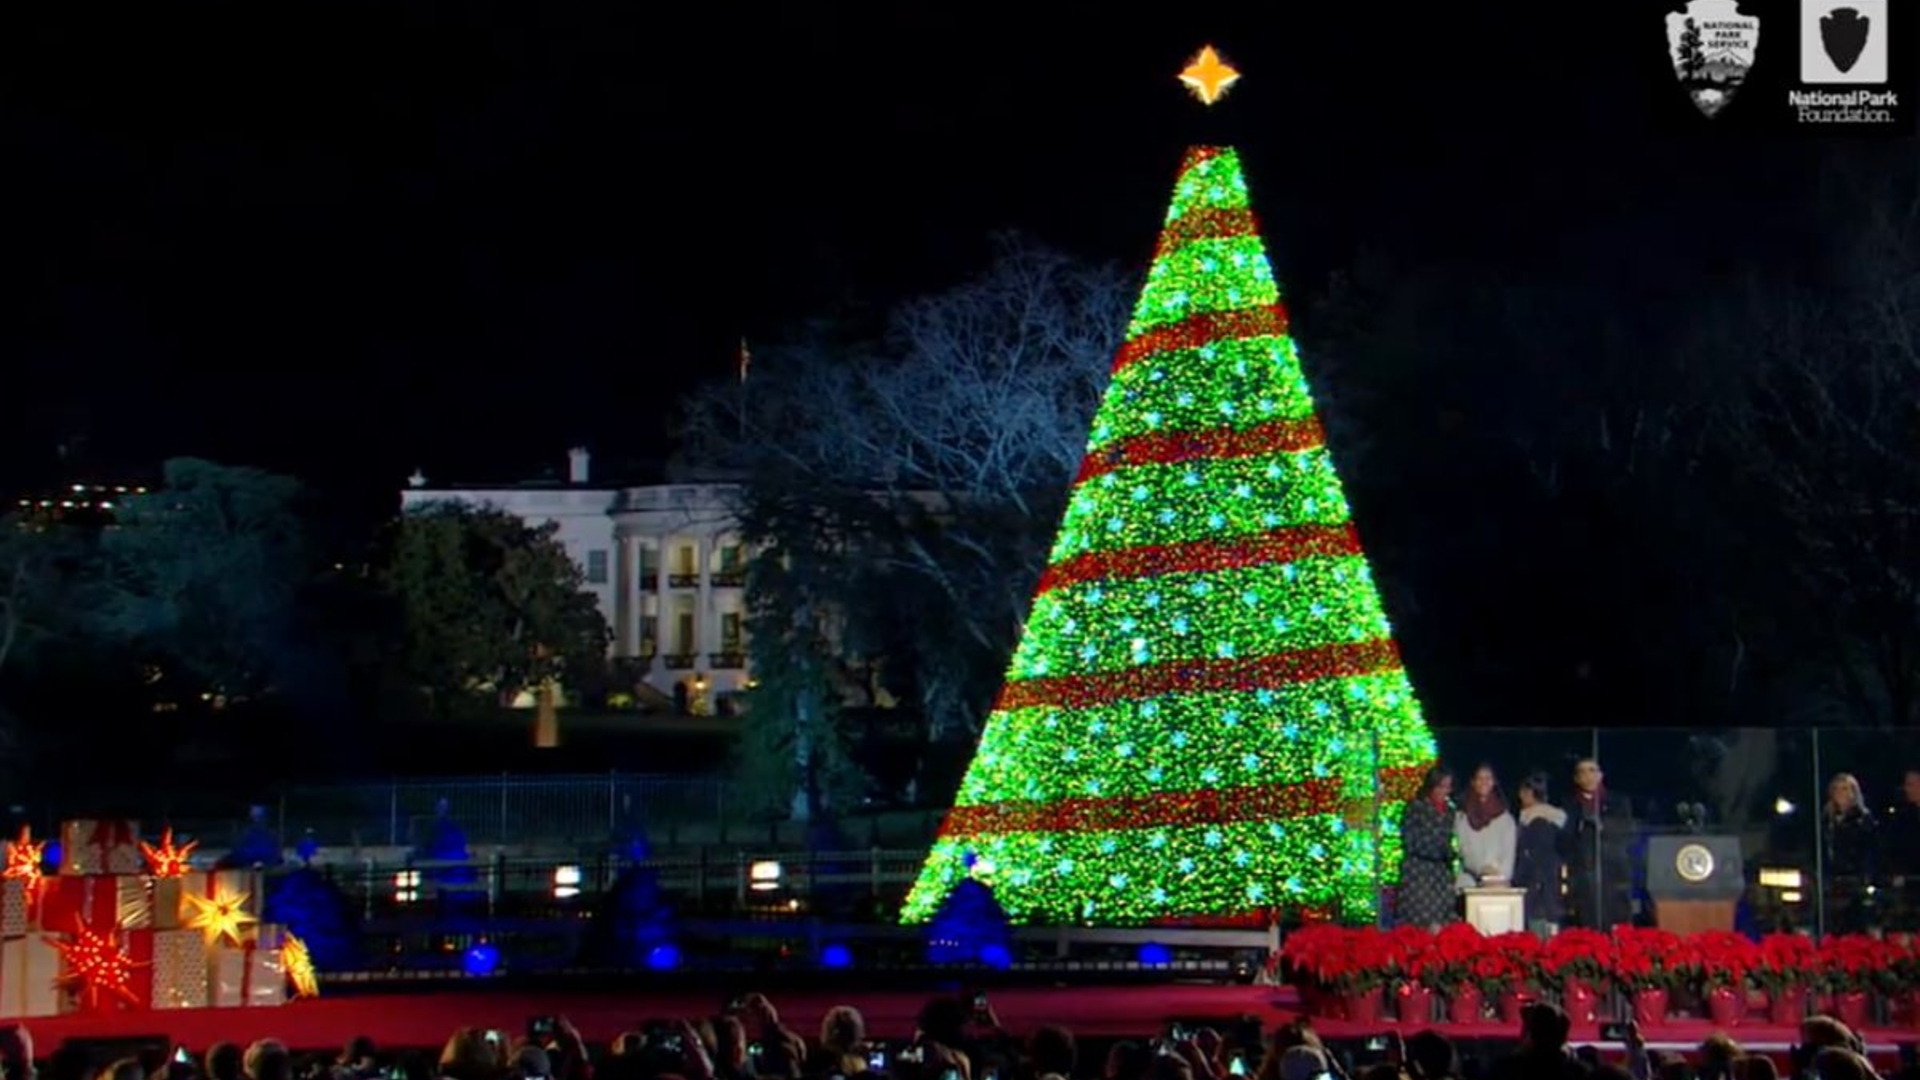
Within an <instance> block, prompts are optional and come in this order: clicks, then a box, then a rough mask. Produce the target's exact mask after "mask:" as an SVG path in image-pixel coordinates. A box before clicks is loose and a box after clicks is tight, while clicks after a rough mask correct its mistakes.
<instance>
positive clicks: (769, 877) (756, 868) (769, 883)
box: [747, 859, 786, 892]
mask: <svg viewBox="0 0 1920 1080" xmlns="http://www.w3.org/2000/svg"><path fill="white" fill-rule="evenodd" d="M785 872H786V868H785V867H783V866H781V865H780V863H779V862H778V861H777V860H774V859H761V860H760V861H758V862H755V863H752V864H749V865H748V867H747V880H748V881H749V882H751V883H752V888H753V891H754V892H772V891H773V890H775V889H777V888H779V887H780V876H781V875H782V874H783V873H785Z"/></svg>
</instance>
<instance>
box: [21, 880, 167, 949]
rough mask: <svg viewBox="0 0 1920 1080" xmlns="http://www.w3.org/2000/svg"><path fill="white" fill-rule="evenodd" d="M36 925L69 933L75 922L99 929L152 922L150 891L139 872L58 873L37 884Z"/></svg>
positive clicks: (151, 892) (120, 928) (144, 924)
mask: <svg viewBox="0 0 1920 1080" xmlns="http://www.w3.org/2000/svg"><path fill="white" fill-rule="evenodd" d="M39 924H40V929H42V930H49V931H52V932H53V933H56V934H70V933H73V931H74V928H75V927H76V926H84V927H86V928H88V929H90V930H99V931H101V932H103V933H105V932H112V931H115V930H124V929H128V928H134V927H147V926H151V925H153V891H152V887H151V885H150V883H149V881H148V879H147V878H146V877H145V876H144V875H140V874H89V875H87V876H85V877H73V876H67V875H62V876H59V877H50V878H46V879H44V880H43V881H42V882H41V886H40V902H39Z"/></svg>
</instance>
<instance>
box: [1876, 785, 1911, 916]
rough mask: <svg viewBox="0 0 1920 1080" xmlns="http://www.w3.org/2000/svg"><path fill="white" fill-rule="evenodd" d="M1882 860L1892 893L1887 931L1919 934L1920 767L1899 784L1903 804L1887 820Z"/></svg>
mask: <svg viewBox="0 0 1920 1080" xmlns="http://www.w3.org/2000/svg"><path fill="white" fill-rule="evenodd" d="M1880 859H1881V868H1882V870H1883V872H1884V873H1885V875H1886V877H1887V884H1888V885H1889V886H1891V890H1890V891H1891V892H1892V893H1893V896H1892V897H1891V898H1890V899H1891V901H1892V905H1891V906H1892V908H1893V910H1892V911H1890V912H1888V913H1887V914H1888V916H1889V918H1888V920H1887V923H1888V929H1892V930H1904V931H1907V932H1909V933H1911V932H1913V931H1915V930H1920V766H1915V767H1914V768H1910V769H1908V770H1907V773H1906V776H1905V777H1904V778H1903V780H1902V782H1901V784H1900V803H1899V805H1897V806H1895V807H1894V808H1893V813H1892V815H1891V816H1890V817H1888V819H1887V827H1886V831H1885V833H1884V834H1883V836H1882V838H1881V845H1880Z"/></svg>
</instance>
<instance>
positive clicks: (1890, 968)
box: [1818, 934, 1906, 994]
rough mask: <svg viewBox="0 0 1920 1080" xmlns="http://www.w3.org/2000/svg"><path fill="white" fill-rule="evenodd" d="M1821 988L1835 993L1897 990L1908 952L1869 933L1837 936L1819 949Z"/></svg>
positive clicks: (1825, 942) (1822, 944) (1821, 944)
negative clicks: (1900, 970)
mask: <svg viewBox="0 0 1920 1080" xmlns="http://www.w3.org/2000/svg"><path fill="white" fill-rule="evenodd" d="M1818 949H1819V958H1820V959H1819V963H1820V988H1821V989H1823V990H1829V991H1832V992H1834V993H1842V994H1844V993H1864V992H1868V991H1874V990H1886V991H1891V990H1896V989H1898V979H1897V977H1896V974H1895V972H1896V969H1897V967H1898V966H1899V964H1900V960H1901V954H1902V953H1904V952H1906V950H1904V949H1902V948H1901V947H1900V946H1898V945H1893V944H1890V943H1889V942H1886V941H1882V940H1881V939H1879V938H1876V937H1872V936H1869V935H1867V934H1836V935H1834V936H1832V937H1829V938H1827V939H1826V940H1824V941H1822V942H1821V943H1820V945H1819V946H1818Z"/></svg>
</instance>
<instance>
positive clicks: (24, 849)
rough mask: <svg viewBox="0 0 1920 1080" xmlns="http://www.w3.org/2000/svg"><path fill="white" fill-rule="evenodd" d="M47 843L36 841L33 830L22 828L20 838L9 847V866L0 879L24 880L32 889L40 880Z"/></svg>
mask: <svg viewBox="0 0 1920 1080" xmlns="http://www.w3.org/2000/svg"><path fill="white" fill-rule="evenodd" d="M46 857H47V842H46V841H45V840H35V839H34V838H33V830H32V829H30V828H26V827H24V826H23V827H21V829H20V837H19V839H17V840H15V841H14V842H13V843H11V844H8V845H7V865H6V867H5V868H4V869H0V877H10V878H22V879H24V880H25V881H26V883H27V887H28V888H32V887H33V886H34V885H35V884H36V883H38V882H39V880H40V867H41V865H42V864H43V863H44V862H45V861H46Z"/></svg>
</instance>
